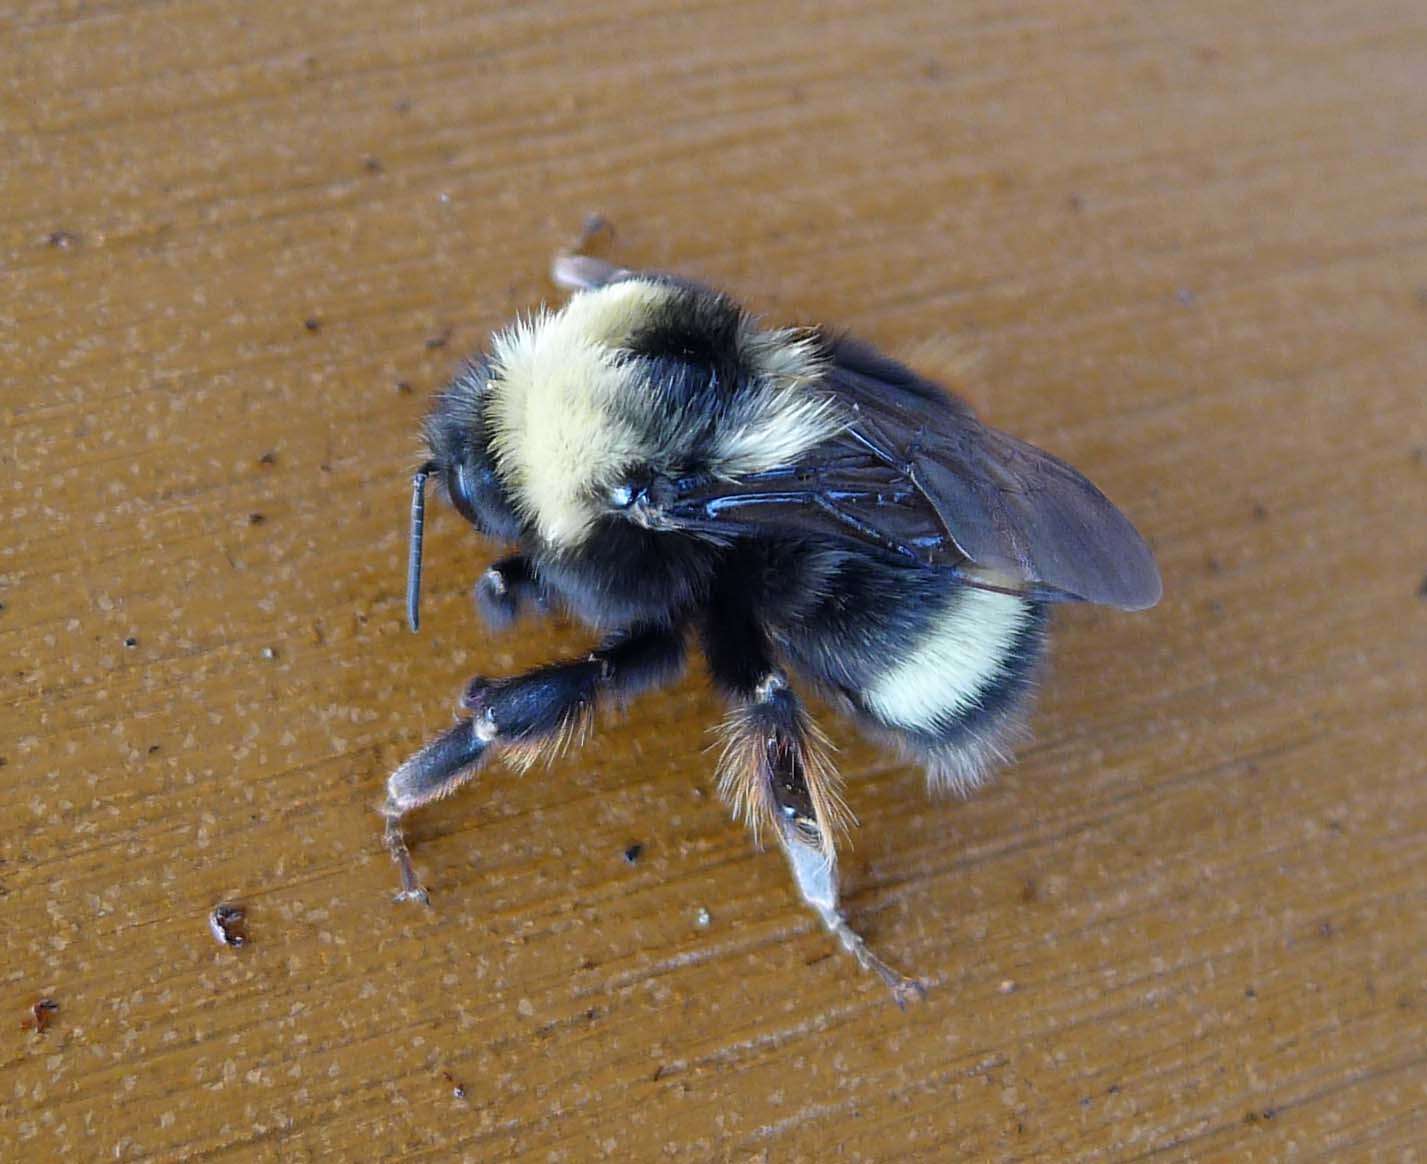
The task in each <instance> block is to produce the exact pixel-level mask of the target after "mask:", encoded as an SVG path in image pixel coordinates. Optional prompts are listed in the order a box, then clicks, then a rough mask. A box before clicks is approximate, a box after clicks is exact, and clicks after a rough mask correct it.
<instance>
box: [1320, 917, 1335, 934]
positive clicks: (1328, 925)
mask: <svg viewBox="0 0 1427 1164" xmlns="http://www.w3.org/2000/svg"><path fill="white" fill-rule="evenodd" d="M1333 934H1334V926H1333V923H1332V922H1331V921H1329V920H1327V919H1326V918H1325V919H1324V920H1323V921H1321V922H1319V923H1318V936H1319V937H1320V938H1331V937H1332V936H1333Z"/></svg>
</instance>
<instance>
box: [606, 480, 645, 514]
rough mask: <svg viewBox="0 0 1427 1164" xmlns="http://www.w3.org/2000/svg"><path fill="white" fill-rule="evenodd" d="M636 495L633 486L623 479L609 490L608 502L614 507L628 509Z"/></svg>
mask: <svg viewBox="0 0 1427 1164" xmlns="http://www.w3.org/2000/svg"><path fill="white" fill-rule="evenodd" d="M637 496H638V494H637V493H636V492H635V489H634V486H633V485H631V484H629V482H627V481H625V482H622V483H621V484H619V485H616V486H615V487H614V488H613V489H611V490H610V491H609V503H610V504H611V505H612V506H614V507H615V508H616V509H628V508H629V507H630V506H631V505H633V504H634V499H635V497H637Z"/></svg>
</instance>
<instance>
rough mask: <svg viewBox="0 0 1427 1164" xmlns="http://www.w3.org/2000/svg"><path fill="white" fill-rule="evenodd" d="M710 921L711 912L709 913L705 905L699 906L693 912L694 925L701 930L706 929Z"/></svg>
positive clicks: (711, 917) (711, 919) (711, 918)
mask: <svg viewBox="0 0 1427 1164" xmlns="http://www.w3.org/2000/svg"><path fill="white" fill-rule="evenodd" d="M712 921H713V914H711V913H709V911H708V909H707V908H706V907H705V906H702V905H701V906H699V912H698V913H696V914H694V925H696V926H698V927H699V929H701V930H702V929H707V928H708V926H709V924H710V923H711V922H712Z"/></svg>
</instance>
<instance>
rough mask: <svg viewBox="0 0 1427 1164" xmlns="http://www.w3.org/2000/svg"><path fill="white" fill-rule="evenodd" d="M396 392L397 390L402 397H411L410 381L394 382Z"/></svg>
mask: <svg viewBox="0 0 1427 1164" xmlns="http://www.w3.org/2000/svg"><path fill="white" fill-rule="evenodd" d="M396 390H397V391H398V392H400V393H401V394H402V395H403V396H410V395H411V381H410V380H398V381H397V382H396Z"/></svg>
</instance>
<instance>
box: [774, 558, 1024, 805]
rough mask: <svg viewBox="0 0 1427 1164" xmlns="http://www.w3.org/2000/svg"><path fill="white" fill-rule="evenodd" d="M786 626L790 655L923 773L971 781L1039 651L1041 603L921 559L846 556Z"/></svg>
mask: <svg viewBox="0 0 1427 1164" xmlns="http://www.w3.org/2000/svg"><path fill="white" fill-rule="evenodd" d="M826 587H827V589H826V590H825V593H826V594H827V595H828V597H827V598H825V599H824V600H823V601H821V602H820V603H818V604H817V605H816V606H815V607H814V608H813V609H811V610H809V611H807V612H806V614H805V616H804V617H803V618H802V619H801V620H799V622H798V624H796V626H795V627H790V628H789V630H788V632H787V646H788V648H789V651H790V654H791V656H792V657H793V661H794V663H795V666H797V667H798V669H799V670H801V671H803V672H804V673H806V674H808V675H809V677H811V678H814V679H816V680H817V681H819V682H821V683H822V684H824V685H825V686H827V687H830V688H833V689H835V690H836V691H838V692H840V693H841V694H842V695H843V696H844V697H845V698H846V699H847V701H848V702H849V703H850V704H851V705H852V709H853V710H854V711H855V712H856V713H857V714H858V715H859V716H860V717H862V718H863V719H864V720H865V721H867V723H868V726H870V727H872V728H873V729H874V730H876V731H877V733H878V734H883V735H890V736H891V737H892V739H893V740H894V741H895V742H896V743H897V744H899V745H901V746H902V748H903V749H904V750H905V751H907V752H908V753H909V754H911V755H912V756H913V757H915V758H916V759H918V760H920V761H921V762H922V763H923V764H924V765H925V766H926V767H927V770H928V773H929V775H930V776H931V778H932V781H933V784H934V785H938V786H952V787H958V786H959V787H965V786H969V785H971V784H974V783H976V781H977V780H979V779H980V778H981V776H982V775H984V774H985V772H986V771H987V770H988V768H990V767H991V766H993V765H994V764H995V763H996V762H997V761H999V760H1003V759H1005V758H1006V757H1007V755H1008V753H1009V750H1010V746H1011V744H1012V743H1013V742H1014V740H1015V737H1016V735H1017V734H1018V731H1019V729H1020V726H1021V722H1022V717H1023V715H1024V712H1025V710H1026V708H1027V706H1028V704H1029V700H1030V696H1031V693H1032V689H1033V687H1034V682H1035V677H1036V671H1037V667H1038V664H1039V663H1040V661H1041V658H1042V657H1043V655H1044V651H1045V627H1046V621H1047V619H1046V611H1045V607H1044V606H1043V605H1041V604H1039V603H1035V602H1032V601H1030V600H1028V599H1025V598H1022V597H1019V596H1017V595H1012V594H1003V593H999V592H996V591H989V590H978V589H974V588H971V587H968V586H965V585H963V584H961V583H959V582H957V581H955V580H954V579H950V578H948V576H947V575H945V574H942V573H939V572H934V571H927V570H922V569H889V568H886V567H883V566H882V565H881V564H874V563H873V562H872V561H869V560H868V559H866V558H855V559H852V560H849V561H845V562H844V563H842V564H841V568H840V569H839V570H838V571H837V576H836V577H834V578H829V579H827V580H826Z"/></svg>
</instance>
